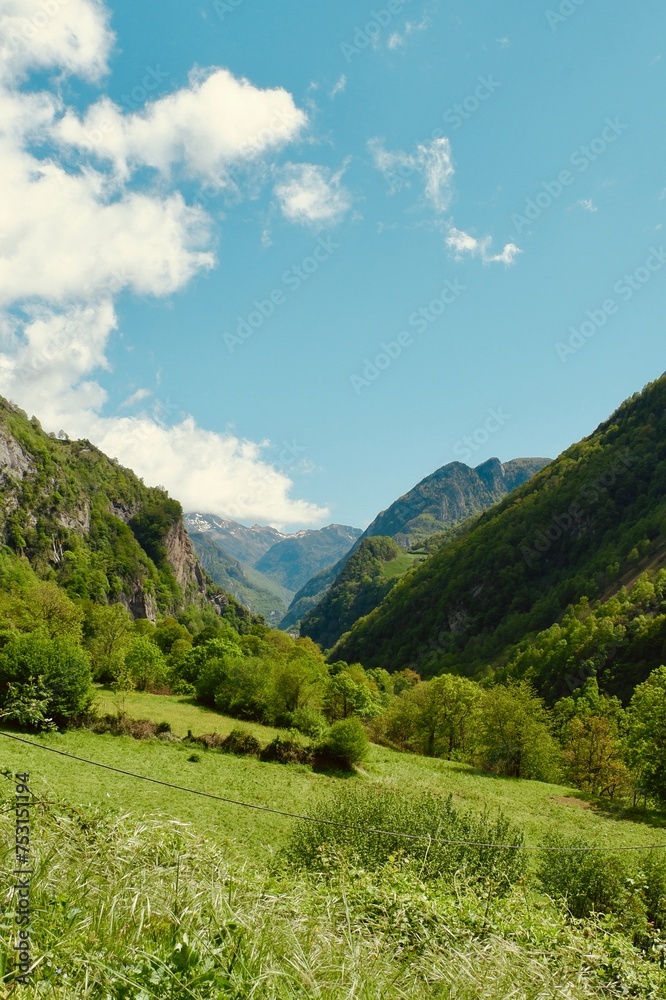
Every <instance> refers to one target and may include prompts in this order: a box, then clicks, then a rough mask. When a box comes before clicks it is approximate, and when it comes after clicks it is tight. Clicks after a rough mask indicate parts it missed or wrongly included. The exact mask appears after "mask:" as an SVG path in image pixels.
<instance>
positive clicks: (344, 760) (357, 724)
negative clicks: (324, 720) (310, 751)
mask: <svg viewBox="0 0 666 1000" xmlns="http://www.w3.org/2000/svg"><path fill="white" fill-rule="evenodd" d="M369 749H370V741H369V740H368V737H367V734H366V732H365V729H364V728H363V723H362V722H361V721H360V719H357V718H356V717H355V716H352V717H350V718H349V719H341V720H340V721H339V722H334V723H333V725H332V726H331V728H330V729H329V731H328V733H327V735H326V736H324V737H323V738H322V739H321V740H320V741H319V743H318V744H317V746H316V749H315V756H316V759H317V762H318V763H319V764H323V765H327V764H332V765H334V766H336V767H342V768H346V769H348V770H351V769H352V768H353V767H354V765H355V764H360V763H361V762H362V761H363V760H365V758H366V757H367V756H368V751H369Z"/></svg>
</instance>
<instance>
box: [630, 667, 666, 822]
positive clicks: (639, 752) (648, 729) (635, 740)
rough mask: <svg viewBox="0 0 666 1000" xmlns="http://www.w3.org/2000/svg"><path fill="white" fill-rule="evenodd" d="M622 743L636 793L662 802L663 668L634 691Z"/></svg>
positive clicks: (665, 781)
mask: <svg viewBox="0 0 666 1000" xmlns="http://www.w3.org/2000/svg"><path fill="white" fill-rule="evenodd" d="M626 744H627V752H628V758H629V761H630V763H631V766H632V770H633V771H634V773H635V775H636V783H637V785H638V787H639V788H640V790H641V791H642V792H643V794H644V795H646V796H649V797H650V798H653V799H655V800H656V801H658V802H660V803H662V804H664V803H666V667H659V668H658V669H657V670H654V671H653V672H652V673H651V674H650V676H649V677H648V679H647V680H646V681H644V682H643V684H639V686H638V687H637V688H636V690H635V692H634V695H633V697H632V699H631V702H630V703H629V707H628V709H627V735H626Z"/></svg>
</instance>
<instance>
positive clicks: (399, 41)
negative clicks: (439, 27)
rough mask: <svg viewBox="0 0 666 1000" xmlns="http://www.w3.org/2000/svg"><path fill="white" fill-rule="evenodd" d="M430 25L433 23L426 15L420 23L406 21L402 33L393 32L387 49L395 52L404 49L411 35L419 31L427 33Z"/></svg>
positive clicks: (387, 42)
mask: <svg viewBox="0 0 666 1000" xmlns="http://www.w3.org/2000/svg"><path fill="white" fill-rule="evenodd" d="M430 24H431V21H430V18H429V17H428V16H427V15H424V16H423V17H422V18H421V20H420V21H406V22H405V25H404V27H403V29H402V31H393V32H392V33H391V34H390V35H389V37H388V39H387V40H386V47H387V49H390V50H391V51H394V50H395V49H399V48H402V46H403V45H406V44H407V41H408V39H409V38H410V37H411V35H414V34H416V33H417V32H419V31H426V30H427V29H428V28H429V27H430Z"/></svg>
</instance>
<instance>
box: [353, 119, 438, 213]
mask: <svg viewBox="0 0 666 1000" xmlns="http://www.w3.org/2000/svg"><path fill="white" fill-rule="evenodd" d="M368 146H369V148H370V151H371V153H372V156H373V159H374V163H375V166H376V167H377V169H378V170H381V172H382V173H383V174H384V177H385V179H386V181H387V183H388V185H389V193H390V194H395V193H396V192H397V191H399V190H401V188H403V187H410V186H411V179H412V178H413V177H414V178H416V177H419V178H421V180H422V181H423V185H424V193H425V197H426V198H427V200H428V201H429V202H430V204H431V205H432V206H433V208H434V209H435V211H436V212H438V213H441V212H445V211H446V210H447V209H448V208H449V206H450V204H451V199H452V197H453V177H454V174H455V170H454V167H453V160H452V156H451V143H450V141H449V140H448V139H447V138H446V136H443V137H441V138H439V139H433V140H432V141H431V142H429V143H423V144H421V145H419V146H417V147H416V149H415V151H414V152H413V153H405V152H404V151H403V150H397V151H396V152H390V151H389V150H387V149H385V148H384V144H383V141H382V140H381V139H371V140H370V142H369V143H368Z"/></svg>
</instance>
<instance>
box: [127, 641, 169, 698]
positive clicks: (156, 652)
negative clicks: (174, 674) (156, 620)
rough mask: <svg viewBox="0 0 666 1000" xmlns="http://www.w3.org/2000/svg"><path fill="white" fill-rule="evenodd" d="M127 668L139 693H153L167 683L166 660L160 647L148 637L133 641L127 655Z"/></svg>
mask: <svg viewBox="0 0 666 1000" xmlns="http://www.w3.org/2000/svg"><path fill="white" fill-rule="evenodd" d="M125 668H126V670H127V672H128V673H129V675H130V677H131V678H132V680H133V682H134V686H135V687H136V688H137V690H139V691H151V690H154V689H155V688H159V687H164V685H165V683H166V679H167V665H166V660H165V658H164V656H163V654H162V651H161V650H160V648H159V646H157V645H155V643H154V642H152V641H151V640H150V639H148V638H147V637H146V636H142V635H141V636H137V637H136V638H134V639H132V641H131V644H130V646H129V648H128V650H127V652H126V653H125Z"/></svg>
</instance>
